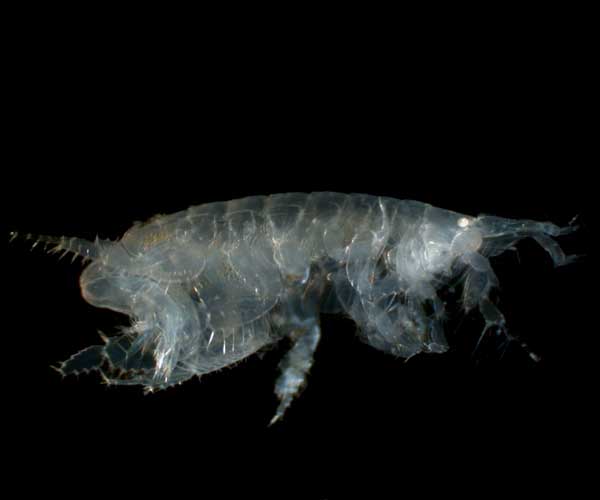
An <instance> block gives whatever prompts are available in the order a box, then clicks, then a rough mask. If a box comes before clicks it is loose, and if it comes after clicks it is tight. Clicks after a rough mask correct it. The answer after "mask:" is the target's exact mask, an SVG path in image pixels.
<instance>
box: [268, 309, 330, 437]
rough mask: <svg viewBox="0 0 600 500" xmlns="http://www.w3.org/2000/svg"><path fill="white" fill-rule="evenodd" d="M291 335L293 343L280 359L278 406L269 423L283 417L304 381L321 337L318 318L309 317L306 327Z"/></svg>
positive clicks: (277, 390) (276, 386)
mask: <svg viewBox="0 0 600 500" xmlns="http://www.w3.org/2000/svg"><path fill="white" fill-rule="evenodd" d="M292 337H293V339H294V344H293V346H292V348H291V349H290V350H289V351H288V352H287V354H286V355H285V357H284V358H283V359H282V360H281V364H280V368H281V375H280V376H279V378H278V379H277V382H276V383H275V394H277V397H278V398H279V406H278V407H277V411H276V412H275V416H274V417H273V418H272V419H271V422H270V425H271V424H273V423H275V422H276V421H277V420H279V419H280V418H281V417H283V414H284V413H285V411H286V410H287V408H288V407H289V406H290V404H291V403H292V401H293V399H294V397H295V396H296V395H297V394H298V392H299V390H300V389H301V387H302V386H303V385H304V383H305V382H306V375H307V374H308V371H309V370H310V367H311V366H312V364H313V356H314V352H315V349H316V348H317V344H318V343H319V338H320V337H321V329H320V327H319V322H318V319H317V318H314V319H311V320H310V323H309V324H308V326H307V327H306V328H304V329H301V330H295V334H294V335H293V336H292Z"/></svg>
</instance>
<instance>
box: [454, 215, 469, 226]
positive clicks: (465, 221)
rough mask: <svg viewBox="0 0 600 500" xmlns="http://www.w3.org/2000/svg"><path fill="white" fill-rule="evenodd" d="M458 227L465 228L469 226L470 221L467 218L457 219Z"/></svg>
mask: <svg viewBox="0 0 600 500" xmlns="http://www.w3.org/2000/svg"><path fill="white" fill-rule="evenodd" d="M457 224H458V227H467V226H469V225H470V224H471V219H469V218H467V217H461V218H460V219H458V223H457Z"/></svg>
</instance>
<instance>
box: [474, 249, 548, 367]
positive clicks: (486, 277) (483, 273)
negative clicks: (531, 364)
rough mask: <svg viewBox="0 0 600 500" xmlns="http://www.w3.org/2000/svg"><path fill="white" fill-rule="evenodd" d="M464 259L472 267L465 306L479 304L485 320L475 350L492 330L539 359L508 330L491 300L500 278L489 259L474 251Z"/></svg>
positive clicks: (536, 359) (535, 359)
mask: <svg viewBox="0 0 600 500" xmlns="http://www.w3.org/2000/svg"><path fill="white" fill-rule="evenodd" d="M464 260H465V262H466V263H467V265H469V267H470V273H469V275H468V277H467V280H466V282H465V289H464V291H463V301H464V307H465V309H466V310H467V311H468V310H470V309H471V308H472V307H473V306H474V305H476V304H477V305H478V306H479V312H480V313H481V315H482V316H483V319H484V321H485V326H484V327H483V332H482V333H481V335H480V336H479V340H478V341H477V345H476V346H475V349H474V352H476V351H477V349H478V348H479V345H480V344H481V341H482V340H483V337H485V334H486V333H487V332H488V331H490V330H492V331H495V332H496V333H500V334H503V335H504V336H505V338H506V339H507V340H508V341H510V342H517V343H518V344H519V345H520V346H521V347H522V348H523V349H524V350H525V352H527V354H529V357H530V358H531V359H533V360H534V361H539V357H538V356H537V355H536V354H535V353H533V352H532V351H531V349H529V346H528V345H527V344H526V343H525V342H523V341H522V340H519V339H518V338H517V337H515V336H514V335H511V334H510V333H509V332H508V329H507V328H506V320H505V318H504V315H503V314H502V312H501V311H500V309H498V307H497V306H496V305H495V304H494V303H493V302H492V301H491V300H490V293H491V291H492V289H494V288H495V287H497V286H498V278H497V277H496V275H495V273H494V271H493V269H492V267H491V266H490V263H489V261H488V259H487V258H485V257H483V256H482V255H479V254H476V253H474V254H469V255H466V256H465V257H464Z"/></svg>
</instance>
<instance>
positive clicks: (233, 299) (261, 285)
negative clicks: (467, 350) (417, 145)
mask: <svg viewBox="0 0 600 500" xmlns="http://www.w3.org/2000/svg"><path fill="white" fill-rule="evenodd" d="M574 229H575V228H574V227H573V226H567V227H564V228H560V227H558V226H556V225H554V224H552V223H548V222H535V221H529V220H510V219H503V218H500V217H493V216H485V215H484V216H479V217H470V216H465V215H462V214H459V213H455V212H452V211H449V210H444V209H441V208H436V207H434V206H431V205H428V204H426V203H421V202H418V201H412V200H396V199H393V198H385V197H377V196H370V195H360V194H350V195H348V194H339V193H329V192H324V193H312V194H302V193H291V194H278V195H272V196H254V197H249V198H244V199H239V200H233V201H229V202H222V203H221V202H220V203H210V204H206V205H201V206H197V207H192V208H190V209H188V210H186V211H183V212H178V213H175V214H172V215H164V216H156V217H154V218H152V219H151V220H150V221H148V222H146V223H141V224H136V225H134V226H133V227H132V228H131V229H130V230H129V231H127V232H126V234H125V235H124V236H123V238H122V239H120V240H119V241H116V242H112V241H104V240H96V241H94V242H91V241H86V240H83V239H79V238H67V237H61V238H55V237H48V236H39V237H38V236H32V235H26V236H25V237H26V238H27V239H31V240H35V244H37V243H39V242H42V243H46V244H51V245H52V247H53V250H54V251H63V252H73V253H74V254H75V255H76V256H77V255H80V256H83V257H84V258H85V259H86V260H90V261H91V263H90V264H89V265H88V266H87V267H86V269H85V270H84V272H83V274H82V276H81V290H82V295H83V297H84V298H85V300H86V301H88V302H89V303H90V304H92V305H94V306H97V307H104V308H109V309H112V310H115V311H119V312H121V313H124V314H126V315H128V316H129V317H130V318H131V326H130V327H128V328H126V329H124V330H123V331H121V332H120V334H119V335H116V336H111V337H108V338H104V345H95V346H91V347H88V348H87V349H84V350H83V351H81V352H79V353H77V354H75V355H74V356H72V357H71V358H70V359H68V360H67V361H65V362H64V363H62V364H61V365H60V367H59V369H60V371H61V372H62V373H63V374H70V373H78V372H82V371H88V370H98V371H99V372H100V373H101V374H102V376H103V377H104V379H105V380H106V381H107V382H108V383H110V384H130V385H136V384H139V385H143V386H145V387H146V388H147V389H149V390H153V389H161V388H165V387H168V386H170V385H173V384H176V383H180V382H182V381H184V380H186V379H189V378H191V377H193V376H195V375H198V376H200V375H202V374H204V373H209V372H212V371H215V370H218V369H220V368H223V367H225V366H229V365H231V364H233V363H235V362H237V361H239V360H241V359H243V358H245V357H247V356H249V355H251V354H253V353H255V352H257V351H259V350H260V349H262V348H264V347H265V346H267V345H270V344H273V343H275V342H278V341H279V340H281V339H283V338H286V337H287V338H290V339H291V341H292V347H291V349H290V350H289V352H288V353H287V354H286V355H285V356H284V358H283V360H282V361H281V375H280V377H279V378H278V380H277V382H276V386H275V392H276V394H277V396H278V398H279V401H280V403H279V407H278V409H277V411H276V414H275V416H274V418H273V421H275V420H277V419H278V418H280V417H282V416H283V414H284V412H285V410H286V409H287V408H288V406H289V405H290V403H291V401H292V399H293V398H294V396H295V395H296V394H297V393H298V391H299V389H300V387H301V386H302V385H303V384H304V382H305V379H306V375H307V373H308V371H309V369H310V367H311V364H312V361H313V354H314V351H315V349H316V347H317V344H318V342H319V337H320V335H321V330H320V328H319V314H320V313H342V314H346V315H348V316H350V317H351V318H352V319H353V320H354V321H355V322H356V324H357V325H358V327H359V335H360V336H361V338H362V339H363V340H364V341H365V342H367V343H368V344H370V345H372V346H373V347H375V348H377V349H380V350H382V351H384V352H387V353H391V354H394V355H396V356H400V357H404V358H408V357H411V356H414V355H415V354H417V353H419V352H431V353H441V352H444V351H445V350H446V349H447V343H446V339H445V337H444V332H443V318H444V306H445V304H444V302H443V301H442V300H441V299H440V297H439V291H440V289H441V288H442V287H444V286H445V285H447V284H448V283H449V282H451V281H452V282H456V281H458V282H460V283H462V307H463V308H464V310H465V311H469V310H471V309H473V308H475V307H478V309H479V311H480V313H481V315H482V316H483V318H484V320H485V329H484V332H485V331H486V330H487V329H489V328H491V327H494V328H498V329H500V330H502V331H504V333H505V334H506V335H507V336H508V335H509V334H508V332H507V331H506V329H505V321H504V317H503V315H502V313H501V312H500V311H499V310H498V308H497V307H496V306H495V305H494V303H493V302H492V301H491V299H490V291H491V290H492V289H493V288H494V287H496V286H497V285H498V280H497V278H496V275H495V274H494V271H493V270H492V267H491V266H490V262H489V260H488V259H489V257H493V256H495V255H498V254H500V253H502V252H503V251H504V250H506V249H509V248H512V247H513V246H514V245H515V244H516V243H517V242H518V241H519V240H521V239H523V238H528V237H531V238H534V239H535V240H536V241H537V242H538V243H539V244H540V245H541V246H542V247H544V248H545V249H546V250H547V251H548V253H549V254H550V256H551V258H552V260H553V261H554V264H555V265H563V264H567V263H569V262H570V261H571V260H572V259H573V257H566V256H565V254H564V253H563V251H562V250H561V249H560V247H559V245H558V244H557V243H556V242H555V241H554V240H553V239H552V237H556V236H560V235H563V234H567V233H569V232H571V231H573V230H574ZM15 236H16V233H15Z"/></svg>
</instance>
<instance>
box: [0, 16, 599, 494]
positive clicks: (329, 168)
mask: <svg viewBox="0 0 600 500" xmlns="http://www.w3.org/2000/svg"><path fill="white" fill-rule="evenodd" d="M39 22H40V26H44V23H43V22H42V21H39ZM565 23H566V21H565ZM567 24H568V23H567ZM515 29H516V30H517V31H518V32H519V38H515V37H516V34H515V33H514V32H513V31H511V32H510V33H507V31H506V30H503V29H500V28H498V29H497V31H494V34H492V35H490V36H489V37H487V38H486V37H485V35H484V32H485V31H486V29H484V28H482V29H481V32H478V33H476V34H473V35H472V36H467V35H461V34H457V33H455V34H450V35H449V36H448V38H445V37H444V36H441V37H440V38H439V39H436V40H435V41H432V40H430V39H429V38H428V37H426V36H425V35H422V38H421V39H418V43H417V42H415V41H414V39H412V43H409V42H410V39H409V38H405V37H404V36H397V35H396V34H395V32H394V31H390V32H384V33H380V34H379V35H378V38H377V40H375V39H373V38H371V37H367V38H368V40H366V39H362V38H361V36H360V33H358V32H356V31H355V32H352V30H350V31H351V32H352V33H349V34H348V39H347V41H346V42H343V43H342V42H341V41H340V40H339V39H336V38H335V37H332V39H330V40H323V42H322V43H314V44H310V43H309V40H311V39H312V37H311V36H310V35H308V34H306V33H302V32H299V34H298V37H297V40H296V42H294V43H291V44H290V45H289V46H287V45H286V47H279V46H278V45H279V44H278V43H277V40H278V38H276V39H272V38H271V39H269V38H268V37H266V39H264V40H263V39H262V38H263V37H261V36H260V35H256V39H255V38H252V41H257V40H258V39H261V42H259V43H258V44H254V43H253V44H250V43H246V41H247V40H245V39H242V40H236V41H230V39H229V38H228V37H225V36H224V37H223V38H221V39H219V40H218V42H215V41H214V40H212V43H209V41H210V40H208V39H207V38H206V37H204V36H199V37H198V39H196V35H195V33H196V32H195V31H186V30H183V31H182V32H181V33H179V34H177V35H176V36H174V37H173V36H168V37H167V36H164V35H163V34H162V32H161V31H160V30H159V29H158V28H155V29H150V28H148V29H147V32H145V33H144V34H143V36H142V35H140V36H137V35H136V36H134V35H132V36H131V37H127V36H123V33H124V32H127V31H128V30H120V29H118V28H114V30H109V29H108V28H107V27H106V26H104V27H93V28H92V26H91V25H87V24H85V25H84V24H82V25H77V24H68V23H67V25H66V26H65V27H63V29H51V28H50V27H48V26H46V29H44V30H39V31H38V30H36V29H33V28H31V27H30V28H26V27H23V30H21V31H20V34H21V36H22V38H21V39H17V40H18V42H15V45H14V50H13V51H12V52H11V55H12V56H13V60H11V61H10V62H9V64H10V66H9V67H10V70H11V71H9V76H8V77H7V78H8V82H9V84H10V89H11V90H10V92H8V93H7V94H6V96H5V102H6V104H7V106H6V107H7V110H8V113H7V115H6V116H7V125H8V127H7V129H8V130H7V131H6V135H5V142H6V146H7V147H6V152H7V154H6V157H5V161H4V163H5V169H4V172H3V179H4V181H3V191H4V196H3V200H4V202H5V207H4V212H3V213H4V214H5V217H4V218H3V219H4V220H5V223H6V226H7V227H6V229H7V231H8V230H12V229H17V230H20V231H25V232H28V231H30V232H34V233H42V234H56V235H62V234H65V235H77V236H82V237H87V238H93V237H95V235H96V234H98V235H100V237H104V238H113V239H114V238H116V237H118V236H119V235H120V234H122V233H123V232H124V231H125V230H126V229H127V228H128V227H129V225H130V224H131V223H132V222H133V221H135V220H144V219H146V218H148V217H150V216H152V215H154V214H156V213H170V212H173V211H178V210H183V209H186V208H187V207H188V206H190V205H194V204H201V203H206V202H210V201H218V200H228V199H233V198H237V197H242V196H248V195H255V194H269V193H275V192H290V191H306V192H310V191H324V190H331V191H341V192H365V193H370V194H375V195H386V196H393V197H397V198H413V199H418V200H421V201H426V202H429V203H431V204H434V205H438V206H441V207H444V208H449V209H452V210H455V211H459V212H464V213H467V214H473V215H475V214H478V213H491V214H495V215H500V216H505V217H515V218H528V219H537V220H550V221H553V222H555V223H558V224H566V223H568V221H569V220H570V219H571V218H572V217H573V216H575V215H577V214H579V215H580V216H581V219H580V220H581V223H582V229H581V230H580V231H579V232H578V233H577V234H575V235H572V236H569V237H566V238H564V244H563V248H565V249H566V250H567V253H578V254H588V256H589V254H591V253H592V252H593V251H594V250H593V248H592V247H593V246H592V244H591V237H592V234H591V230H590V228H589V223H590V220H591V218H592V215H591V212H590V207H591V203H592V199H593V198H594V197H595V196H596V192H595V191H596V189H595V187H596V185H597V184H596V181H594V180H592V173H593V170H594V169H595V168H596V166H597V155H594V156H591V151H592V137H593V135H592V134H593V127H592V125H593V123H591V122H590V119H591V117H592V116H597V113H594V112H593V109H594V108H593V106H594V102H593V101H591V100H590V99H591V95H592V94H591V89H592V88H593V87H595V86H596V84H597V82H595V83H594V81H592V71H591V69H592V68H591V67H590V60H589V59H588V56H589V54H588V53H587V52H586V46H587V39H586V31H585V29H582V30H581V31H578V30H576V29H574V28H573V27H572V26H571V27H570V30H569V31H568V32H567V33H565V32H564V31H563V30H562V29H560V25H559V26H558V27H556V26H555V27H554V28H548V30H547V31H544V32H543V33H541V32H540V33H541V34H540V33H537V32H536V33H537V34H532V35H531V36H528V32H529V30H528V29H519V28H515ZM88 30H90V31H89V32H88ZM284 31H285V30H284ZM116 32H118V34H116ZM484 38H485V43H484V42H483V40H482V39H484ZM367 42H369V43H367ZM596 111H597V108H596ZM519 248H520V251H519V259H517V255H516V254H515V253H511V252H509V253H508V254H507V255H503V256H501V257H498V258H497V259H496V261H495V262H494V266H495V269H496V271H497V274H498V276H499V278H500V282H501V293H500V296H499V304H500V307H501V308H502V310H503V311H504V313H505V315H506V316H507V319H508V321H509V326H510V327H511V330H512V331H513V333H516V334H518V335H520V336H521V337H522V338H523V339H525V340H526V341H527V342H528V343H529V344H530V346H531V348H532V349H533V350H534V351H535V352H537V353H539V354H540V355H541V357H542V361H541V362H539V363H537V364H536V363H533V362H532V361H531V360H530V359H529V358H528V357H527V355H526V354H525V353H524V352H523V351H522V350H520V349H519V348H517V347H515V346H511V348H509V349H508V351H507V352H506V353H505V355H504V356H503V357H502V359H500V354H501V353H500V352H499V351H498V350H497V349H496V348H495V345H496V344H494V340H493V339H490V340H489V341H488V342H487V344H486V348H485V349H484V350H483V351H482V352H481V353H479V354H477V355H476V356H475V357H473V356H472V351H473V347H474V345H475V342H476V340H477V338H478V335H479V333H480V331H481V329H482V326H483V324H482V321H481V319H480V318H479V317H478V316H477V315H475V314H474V315H471V316H468V317H467V318H465V319H464V321H462V322H460V319H459V318H451V320H450V325H449V328H448V334H449V341H450V344H451V346H452V348H451V350H450V352H448V353H446V354H444V355H440V356H438V355H429V356H427V355H421V356H418V357H416V358H413V359H411V360H410V361H409V362H407V363H404V362H402V361H401V360H396V359H394V358H392V357H390V356H387V355H384V354H382V353H380V352H378V351H376V350H374V349H372V348H371V347H369V346H367V345H364V344H361V343H360V342H359V341H358V340H357V339H356V336H355V335H354V333H355V327H354V325H353V324H352V323H351V322H350V321H349V320H346V319H343V318H332V317H325V318H323V325H322V326H323V338H322V342H321V345H320V347H319V349H318V351H317V354H316V361H315V365H314V367H313V369H312V371H311V374H310V377H309V384H308V387H307V389H306V390H305V391H304V392H303V394H302V395H301V397H300V398H299V399H298V400H297V401H296V402H295V403H294V404H293V406H292V407H291V409H290V410H289V412H288V414H287V415H286V418H285V419H284V420H283V422H282V423H280V424H278V425H276V426H273V427H270V428H269V427H267V423H268V421H269V419H270V417H271V416H272V414H273V412H274V410H275V407H276V401H275V397H274V395H273V384H274V381H275V376H276V373H277V362H278V359H279V358H280V356H281V355H282V353H283V352H284V350H283V348H277V349H274V350H272V351H270V352H268V353H267V354H266V355H264V356H262V357H259V356H254V357H252V358H250V359H248V360H247V361H245V362H243V363H241V364H239V365H238V366H236V367H234V369H231V370H229V369H227V370H224V371H222V372H220V373H217V374H211V375H209V376H206V377H204V378H203V379H202V382H199V381H196V380H192V381H189V382H187V383H185V384H184V385H182V386H180V387H176V388H173V389H170V390H167V391H164V392H160V393H156V394H154V395H150V396H144V395H143V394H142V391H141V389H138V388H114V387H110V388H107V387H106V386H104V385H101V384H100V380H99V378H98V377H96V376H94V375H90V376H82V377H80V378H74V377H72V378H66V379H64V380H61V378H60V376H59V375H58V374H57V373H56V372H54V371H53V370H51V368H50V365H52V364H56V363H57V362H59V361H61V360H63V359H65V358H66V357H68V356H70V355H71V354H72V353H74V352H76V351H77V350H79V349H81V348H83V347H85V346H87V345H90V344H92V343H97V341H98V340H99V337H98V336H97V333H96V332H97V330H98V329H103V330H106V331H111V328H113V327H114V325H115V324H117V323H119V322H122V321H123V319H122V318H120V317H119V316H117V315H115V314H113V313H111V312H109V311H103V310H97V309H94V308H93V307H91V306H89V305H87V304H86V303H85V302H84V301H83V299H82V298H81V297H80V294H79V289H78V281H77V280H78V276H79V274H80V272H81V265H80V264H79V263H75V264H71V263H70V259H69V258H65V259H63V260H60V261H57V258H56V257H52V256H48V255H44V253H43V252H42V251H41V250H39V249H36V250H34V251H33V252H29V250H28V249H27V246H26V245H24V244H22V243H18V242H15V243H14V244H12V245H11V246H10V247H9V249H8V257H7V258H5V261H4V262H5V270H6V274H7V279H6V280H5V283H6V287H5V290H6V292H7V297H6V299H5V302H4V303H5V307H6V313H5V316H6V317H7V318H8V324H7V329H6V330H5V331H4V332H3V333H4V342H5V344H4V345H5V347H4V349H3V350H4V354H5V355H4V389H5V391H6V394H7V397H6V399H5V401H6V402H7V404H6V406H4V409H3V412H4V414H5V415H6V416H7V417H8V421H9V424H8V425H7V426H6V427H5V431H6V442H7V445H10V447H9V448H8V449H9V452H10V455H11V464H12V467H13V469H14V471H15V472H18V473H23V472H24V471H28V474H29V476H30V477H33V476H35V477H38V478H40V479H39V480H40V481H42V482H43V485H44V488H46V491H48V492H63V493H64V492H67V491H70V490H72V489H73V484H74V482H75V481H76V480H77V481H79V480H83V481H84V483H85V484H86V485H87V486H88V487H89V488H90V489H91V490H93V491H104V492H107V493H110V492H111V491H113V489H114V488H116V486H117V484H119V485H120V486H119V488H120V490H119V491H131V492H138V493H142V492H143V493H146V492H148V493H149V494H152V493H153V492H157V491H158V489H159V488H160V489H161V490H164V491H171V492H172V493H173V494H175V493H176V492H177V493H178V494H179V493H183V492H186V493H191V494H194V495H197V496H198V497H202V496H203V495H207V497H208V498H214V496H210V495H208V493H207V492H206V490H207V488H211V489H213V488H214V489H215V490H216V491H217V492H219V493H220V496H223V497H228V494H229V493H230V492H231V491H233V490H234V489H236V490H237V489H240V490H241V491H245V492H246V494H248V495H253V494H254V493H257V494H261V495H263V496H268V495H270V494H271V492H275V493H277V492H278V495H279V497H283V498H287V497H291V496H293V494H300V492H302V493H301V495H302V496H303V498H319V499H323V498H341V496H340V495H341V494H340V491H342V489H344V488H347V487H348V486H350V488H351V489H354V488H358V487H359V485H363V486H365V485H366V487H367V488H369V491H371V494H370V496H369V497H370V498H388V496H386V495H396V494H400V493H401V492H402V491H403V490H404V489H405V488H406V487H409V486H416V487H418V488H420V489H421V491H422V492H424V493H430V492H431V493H433V492H437V491H440V492H457V493H465V494H466V493H469V492H474V493H478V494H488V493H492V492H497V491H499V490H500V491H506V492H510V491H513V490H514V488H516V487H517V484H518V485H519V486H518V488H520V489H521V491H522V492H523V493H524V492H525V491H528V490H529V491H539V490H540V488H542V487H549V488H551V489H552V490H556V489H558V488H562V487H564V488H569V489H570V491H571V492H572V491H573V488H575V487H579V486H581V484H582V483H583V481H584V480H585V478H586V477H587V476H588V472H587V470H586V460H584V459H583V458H582V457H583V454H584V453H585V452H586V450H587V449H588V448H589V447H591V443H592V440H593V439H594V437H595V436H594V432H593V431H592V427H591V423H592V421H593V418H592V413H591V412H592V403H593V400H594V399H595V396H596V393H597V390H596V389H595V387H594V386H593V384H592V375H593V372H592V365H591V364H588V361H587V359H588V356H587V354H589V353H590V352H591V351H592V349H591V347H590V342H591V340H593V337H594V335H595V334H596V330H597V326H596V325H595V324H594V322H593V319H594V316H595V315H594V310H593V308H592V307H590V306H591V304H592V301H591V297H590V295H589V294H590V292H589V289H590V286H589V282H590V281H591V276H590V271H589V262H590V260H591V259H590V258H589V257H588V259H584V260H583V261H581V262H580V263H577V264H575V265H572V266H569V267H565V268H559V269H553V267H552V265H551V261H550V259H549V258H548V256H547V255H546V254H545V252H544V251H543V250H542V249H541V248H539V247H538V246H536V245H535V244H534V243H532V242H523V243H522V244H521V245H520V247H519ZM519 260H520V262H519ZM281 347H283V346H281ZM32 472H33V474H32ZM42 478H43V479H42ZM79 491H81V490H79ZM376 491H377V492H381V493H376ZM304 492H306V493H304Z"/></svg>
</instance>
